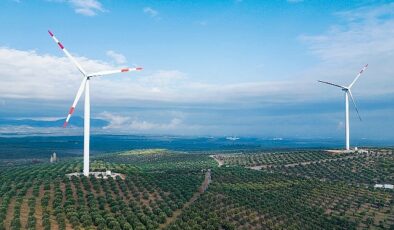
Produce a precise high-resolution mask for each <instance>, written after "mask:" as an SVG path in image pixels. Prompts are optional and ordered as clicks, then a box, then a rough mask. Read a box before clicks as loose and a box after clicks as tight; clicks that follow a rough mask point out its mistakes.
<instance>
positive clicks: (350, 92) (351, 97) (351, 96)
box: [347, 89, 361, 121]
mask: <svg viewBox="0 0 394 230" xmlns="http://www.w3.org/2000/svg"><path fill="white" fill-rule="evenodd" d="M347 92H348V93H349V95H350V99H352V102H353V105H354V108H355V109H356V112H357V116H358V118H359V119H360V121H361V117H360V113H359V112H358V109H357V106H356V102H355V101H354V98H353V94H352V91H350V89H349V90H348V91H347Z"/></svg>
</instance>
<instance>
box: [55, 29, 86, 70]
mask: <svg viewBox="0 0 394 230" xmlns="http://www.w3.org/2000/svg"><path fill="white" fill-rule="evenodd" d="M48 33H49V35H51V37H52V38H53V40H54V41H55V42H56V43H57V44H58V46H59V47H60V49H62V50H63V52H64V54H66V56H67V57H68V58H69V59H70V60H71V61H72V63H74V65H75V66H76V67H77V68H78V70H79V72H81V73H82V74H83V75H84V76H86V72H85V70H83V68H82V66H81V65H79V63H78V62H77V61H76V60H75V59H74V57H73V56H71V54H70V53H69V52H68V51H67V49H66V48H65V47H64V46H63V45H62V43H60V41H59V40H57V38H56V37H55V35H54V34H53V33H52V32H51V31H50V30H48Z"/></svg>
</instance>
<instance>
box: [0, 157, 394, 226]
mask: <svg viewBox="0 0 394 230" xmlns="http://www.w3.org/2000/svg"><path fill="white" fill-rule="evenodd" d="M393 160H394V159H393V154H392V152H390V151H379V150H376V151H374V152H370V153H359V154H354V153H353V154H352V153H348V154H345V155H330V154H327V153H325V152H323V151H318V150H316V151H314V150H308V151H293V152H291V151H287V152H275V153H268V152H259V151H250V152H248V153H243V154H237V153H226V154H218V153H217V152H215V153H212V152H207V151H204V152H193V153H190V152H179V151H169V150H165V149H144V150H131V151H122V152H117V153H110V154H102V155H96V156H92V159H91V171H106V170H111V171H113V172H117V173H120V174H121V175H122V177H119V176H118V177H116V178H111V177H109V178H108V179H101V178H95V177H93V176H90V177H75V176H74V177H71V178H70V179H69V178H68V177H67V176H65V174H67V173H72V172H79V171H81V170H82V160H81V159H80V158H75V157H69V158H64V159H63V160H61V161H60V162H57V163H53V164H50V163H46V162H47V161H44V160H40V161H37V162H34V163H30V164H27V163H24V164H12V165H10V164H8V163H9V162H8V161H10V160H9V159H7V162H8V163H7V164H2V165H0V168H1V172H0V180H1V182H2V183H1V184H0V229H182V230H183V229H368V228H369V229H390V228H391V229H394V191H393V190H390V189H376V188H373V185H374V184H375V183H392V182H393V176H394V163H393V162H394V161H393ZM18 161H19V160H18ZM219 163H220V164H219ZM219 165H220V167H219Z"/></svg>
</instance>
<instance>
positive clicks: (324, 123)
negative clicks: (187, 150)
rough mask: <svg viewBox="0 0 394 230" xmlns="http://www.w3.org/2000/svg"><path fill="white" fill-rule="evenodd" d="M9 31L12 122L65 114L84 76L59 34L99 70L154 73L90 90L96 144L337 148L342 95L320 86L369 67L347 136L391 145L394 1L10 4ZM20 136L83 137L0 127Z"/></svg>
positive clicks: (4, 72)
mask: <svg viewBox="0 0 394 230" xmlns="http://www.w3.org/2000/svg"><path fill="white" fill-rule="evenodd" d="M0 20H1V21H2V22H3V23H1V24H0V118H2V119H23V118H31V119H37V120H54V119H60V118H63V117H64V116H65V115H66V114H67V111H68V108H69V106H70V105H71V103H72V100H73V98H74V96H75V93H76V91H77V89H78V86H79V84H80V81H81V80H82V79H81V76H80V75H79V72H78V71H77V70H76V69H75V68H74V67H73V66H72V64H71V63H70V62H69V60H67V59H66V58H65V57H64V55H63V53H62V52H61V50H59V49H58V47H57V46H56V44H54V43H53V41H52V40H51V39H50V37H49V35H48V33H47V30H48V29H51V30H52V31H53V32H54V33H55V35H56V36H57V37H58V38H59V40H60V41H62V43H63V44H64V45H65V47H66V48H68V50H69V51H70V52H71V53H72V54H73V55H74V56H75V57H76V58H77V59H78V61H79V62H80V63H81V65H83V66H84V67H85V69H87V70H88V71H89V72H90V71H92V72H93V71H97V70H103V69H107V68H118V67H124V66H143V67H144V71H142V72H140V73H130V74H123V75H113V76H107V77H103V78H101V79H94V81H92V82H91V93H92V95H91V96H92V116H93V117H94V118H97V119H104V120H106V121H108V122H109V125H108V126H105V127H101V128H97V129H95V130H94V132H96V133H103V132H104V133H112V134H118V133H122V134H124V133H130V134H173V135H239V136H258V137H305V138H316V137H318V138H341V137H342V136H343V132H344V130H343V128H344V127H343V120H344V119H343V107H344V105H343V103H344V100H343V93H342V92H341V91H340V90H337V89H336V88H333V87H329V86H326V85H319V84H318V83H317V80H319V79H320V80H327V81H332V82H336V83H339V84H344V85H346V84H349V83H350V82H351V81H352V80H353V78H354V77H355V76H356V74H357V72H358V71H359V70H360V69H361V68H362V66H363V65H365V64H366V63H368V64H369V69H367V71H366V72H365V73H364V75H363V76H362V77H361V78H360V80H359V82H357V83H356V85H355V86H354V89H353V94H354V96H355V99H356V102H357V104H358V106H359V109H360V112H361V116H362V118H363V121H362V122H359V121H358V120H357V119H356V116H355V111H354V110H353V108H352V110H351V137H352V138H358V139H361V138H367V139H392V138H394V132H393V131H392V127H394V119H393V115H394V107H393V106H394V103H393V99H394V87H393V86H394V84H393V76H394V70H392V69H391V66H393V64H394V59H393V54H394V38H393V37H394V36H393V35H394V4H393V3H391V2H390V1H372V0H365V1H318V0H316V1H308V0H304V1H301V0H288V1H286V0H283V1H282V0H277V1H257V0H256V1H253V0H242V1H241V0H227V1H169V0H168V1H164V0H163V1H158V0H156V1H153V0H152V1H125V0H116V1H115V0H86V1H82V0H32V1H30V0H29V1H27V0H18V1H17V0H3V1H1V2H0ZM81 102H83V101H81ZM81 105H82V103H80V104H79V105H78V106H77V109H76V115H77V116H82V115H83V110H82V108H83V107H82V106H81ZM71 124H72V120H71ZM21 130H27V131H26V132H30V131H32V130H34V132H45V133H47V132H54V133H57V134H63V133H77V134H82V133H81V129H80V127H72V128H70V129H67V130H64V129H61V128H58V127H53V128H51V129H48V128H47V127H46V128H45V129H44V128H41V129H40V128H37V127H34V128H32V127H29V126H28V125H24V126H18V127H16V126H10V125H7V124H6V123H5V124H4V123H3V124H2V125H0V133H9V132H20V131H21Z"/></svg>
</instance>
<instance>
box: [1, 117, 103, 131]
mask: <svg viewBox="0 0 394 230" xmlns="http://www.w3.org/2000/svg"><path fill="white" fill-rule="evenodd" d="M64 121H65V119H59V120H54V121H45V120H34V119H6V118H0V126H9V125H11V126H23V125H24V126H30V127H62V126H63V123H64ZM108 124H109V122H108V121H106V120H102V119H90V126H91V127H95V128H100V127H105V126H107V125H108ZM70 125H71V126H76V127H83V117H78V116H76V117H72V118H71V120H70Z"/></svg>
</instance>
